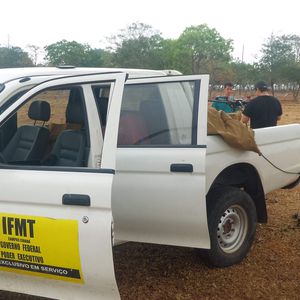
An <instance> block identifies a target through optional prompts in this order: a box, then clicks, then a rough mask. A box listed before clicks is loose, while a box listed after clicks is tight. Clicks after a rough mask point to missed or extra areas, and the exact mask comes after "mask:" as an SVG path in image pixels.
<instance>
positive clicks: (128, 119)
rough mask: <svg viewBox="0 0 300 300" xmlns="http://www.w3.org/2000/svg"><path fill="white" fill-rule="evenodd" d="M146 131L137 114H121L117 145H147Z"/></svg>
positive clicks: (142, 121)
mask: <svg viewBox="0 0 300 300" xmlns="http://www.w3.org/2000/svg"><path fill="white" fill-rule="evenodd" d="M147 137H148V131H147V128H146V125H145V122H144V120H143V119H142V118H141V117H140V115H139V114H138V113H137V112H122V113H121V117H120V123H119V135H118V145H138V144H148V143H149V141H148V140H147V139H145V138H147Z"/></svg>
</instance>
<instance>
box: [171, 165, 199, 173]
mask: <svg viewBox="0 0 300 300" xmlns="http://www.w3.org/2000/svg"><path fill="white" fill-rule="evenodd" d="M170 171H171V172H183V173H192V172H193V171H194V168H193V165H192V164H171V167H170Z"/></svg>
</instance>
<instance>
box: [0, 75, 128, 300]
mask: <svg viewBox="0 0 300 300" xmlns="http://www.w3.org/2000/svg"><path fill="white" fill-rule="evenodd" d="M125 76H126V74H122V73H116V74H100V75H89V76H73V77H68V78H67V77H66V78H60V79H55V80H51V81H47V82H45V83H43V84H41V85H39V86H37V87H35V88H33V89H32V90H30V91H29V92H27V94H25V95H23V96H22V97H21V98H20V99H18V100H17V101H16V102H15V103H13V104H12V105H11V106H10V107H9V108H7V110H6V111H4V113H2V115H1V116H0V126H1V125H3V124H4V123H5V121H6V120H8V119H9V118H10V117H11V116H13V115H14V113H15V112H17V113H18V111H19V109H21V107H22V106H23V104H24V103H26V102H27V101H28V100H30V99H31V98H32V97H34V96H35V95H39V93H42V92H43V91H46V94H47V92H48V90H49V91H50V90H52V91H53V90H57V92H58V95H61V94H62V93H60V89H62V88H63V89H67V88H70V90H71V91H73V90H76V91H77V90H78V91H79V93H78V95H80V97H81V104H82V113H83V114H84V120H85V125H84V130H85V134H86V136H85V138H86V139H87V143H86V147H85V152H86V157H87V158H86V165H85V166H79V167H78V166H68V165H67V164H66V165H60V166H56V165H53V166H45V165H43V164H42V165H36V164H35V163H34V162H30V161H29V162H28V161H27V162H26V163H25V162H14V163H12V162H10V163H8V162H3V163H0V191H1V194H0V290H8V291H14V292H21V293H26V294H33V295H40V296H44V297H51V298H55V299H72V300H74V299H118V298H119V292H118V288H117V285H116V281H115V276H114V265H113V256H112V232H111V227H112V211H111V190H112V183H113V178H114V174H115V151H116V149H115V148H116V139H117V130H116V129H114V126H117V125H114V123H115V124H117V122H118V118H119V116H118V115H116V116H109V117H108V122H107V132H110V134H107V135H106V140H105V141H104V142H103V140H102V135H101V126H100V122H99V116H98V112H97V106H96V104H95V100H94V95H93V93H92V88H91V87H92V85H93V84H105V86H107V87H109V88H110V107H111V108H112V107H113V111H114V112H115V111H117V110H118V109H119V110H120V103H121V98H122V93H123V86H124V81H125ZM57 97H58V98H59V96H57ZM112 99H113V101H111V100H112ZM114 131H115V132H114Z"/></svg>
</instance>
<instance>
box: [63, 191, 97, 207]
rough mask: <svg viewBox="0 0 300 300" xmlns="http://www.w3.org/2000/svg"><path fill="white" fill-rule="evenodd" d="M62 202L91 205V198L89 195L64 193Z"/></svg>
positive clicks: (65, 203)
mask: <svg viewBox="0 0 300 300" xmlns="http://www.w3.org/2000/svg"><path fill="white" fill-rule="evenodd" d="M62 204H64V205H80V206H91V199H90V196H89V195H80V194H64V195H63V197H62Z"/></svg>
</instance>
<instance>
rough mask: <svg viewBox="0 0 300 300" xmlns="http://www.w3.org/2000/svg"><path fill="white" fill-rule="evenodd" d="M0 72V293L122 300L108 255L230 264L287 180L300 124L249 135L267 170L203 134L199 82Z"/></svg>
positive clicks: (296, 165) (292, 177)
mask: <svg viewBox="0 0 300 300" xmlns="http://www.w3.org/2000/svg"><path fill="white" fill-rule="evenodd" d="M172 74H176V72H173V71H172V72H167V71H151V70H124V69H123V70H121V69H73V68H70V69H57V68H42V69H39V68H31V69H2V70H0V83H1V84H0V91H1V92H0V159H1V162H0V190H1V197H0V208H1V209H0V214H1V216H0V217H1V220H0V276H1V280H0V289H1V290H8V291H15V292H21V293H27V294H33V295H40V296H45V297H51V298H59V299H72V300H73V299H118V298H119V297H120V296H119V292H118V287H117V284H116V280H115V276H114V262H113V256H112V246H113V245H115V244H117V243H119V242H125V241H135V242H146V243H157V244H167V245H178V246H186V247H194V248H199V249H201V250H199V252H201V254H202V255H204V257H205V259H207V261H208V262H210V263H211V264H212V265H215V266H219V267H222V266H230V265H232V264H235V263H238V262H240V261H241V260H242V259H243V258H244V257H245V256H246V255H247V253H248V251H249V250H250V247H251V244H252V242H253V239H254V236H255V229H256V223H257V222H266V221H267V212H266V203H265V194H266V193H268V192H270V191H272V190H274V189H278V188H282V187H285V186H289V187H291V186H293V185H294V184H296V183H297V180H298V177H299V175H298V173H299V171H300V151H299V150H300V125H298V124H294V125H286V126H277V127H273V128H264V129H259V130H256V131H255V139H256V142H257V144H258V146H259V148H260V150H261V152H262V153H263V154H264V156H265V157H267V158H268V159H269V160H270V161H272V162H273V163H275V164H276V165H277V166H278V167H279V168H280V169H283V170H285V171H286V172H282V171H281V170H279V169H278V168H275V167H274V166H272V165H271V164H270V163H269V162H267V161H266V160H265V159H264V158H263V157H262V156H259V155H257V154H256V153H254V152H251V151H240V150H237V149H233V148H231V147H230V146H228V145H227V144H226V143H225V142H224V141H223V139H222V138H221V137H220V136H216V135H214V136H208V135H207V103H208V84H209V76H208V75H193V76H181V75H172Z"/></svg>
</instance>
